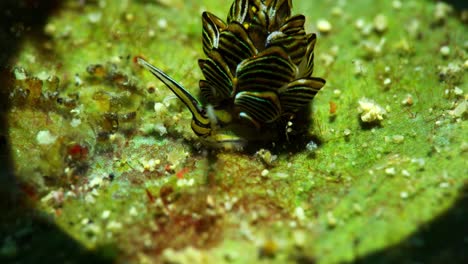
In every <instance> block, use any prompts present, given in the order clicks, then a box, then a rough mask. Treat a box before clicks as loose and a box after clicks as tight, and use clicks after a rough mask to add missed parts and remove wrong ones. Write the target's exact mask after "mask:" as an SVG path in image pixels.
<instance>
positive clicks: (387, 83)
mask: <svg viewBox="0 0 468 264" xmlns="http://www.w3.org/2000/svg"><path fill="white" fill-rule="evenodd" d="M391 83H392V79H390V78H385V80H384V81H383V84H384V85H385V86H389V85H390V84H391Z"/></svg>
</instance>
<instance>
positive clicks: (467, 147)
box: [0, 0, 468, 263]
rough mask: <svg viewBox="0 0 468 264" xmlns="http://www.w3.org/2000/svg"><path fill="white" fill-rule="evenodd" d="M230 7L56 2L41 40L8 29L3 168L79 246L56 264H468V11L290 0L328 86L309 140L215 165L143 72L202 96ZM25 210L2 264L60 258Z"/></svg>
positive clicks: (11, 230)
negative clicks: (11, 50)
mask: <svg viewBox="0 0 468 264" xmlns="http://www.w3.org/2000/svg"><path fill="white" fill-rule="evenodd" d="M229 4H230V3H220V2H219V1H198V2H197V1H182V0H177V1H120V2H117V1H114V2H111V1H64V3H63V4H62V5H61V6H60V8H59V9H58V10H56V11H55V12H53V13H52V14H51V15H50V16H49V17H48V19H47V21H46V22H45V23H44V25H43V27H41V28H40V30H39V31H40V32H39V33H38V34H39V35H41V36H42V37H40V38H37V36H36V35H34V36H33V34H28V31H27V29H25V31H24V32H19V33H18V34H24V36H23V39H24V41H23V42H22V46H21V47H20V48H19V51H18V52H17V54H15V55H14V56H13V57H12V58H11V61H12V62H11V65H10V66H11V67H9V68H8V70H7V73H6V75H7V76H8V80H9V82H8V88H9V89H8V94H7V96H9V98H10V100H11V101H10V107H9V109H8V111H7V112H5V115H6V116H7V121H8V127H9V129H8V139H9V142H10V145H11V157H12V159H13V169H14V172H15V177H16V180H17V182H18V186H20V188H19V190H20V191H19V192H20V195H21V196H22V197H26V199H27V202H26V204H27V206H25V207H27V209H26V208H24V209H23V210H34V212H35V214H39V216H36V217H40V218H41V219H46V220H41V221H46V222H47V225H48V226H53V227H54V228H56V229H57V230H60V232H63V234H64V235H63V236H64V237H65V238H64V237H61V238H60V239H64V240H67V241H68V240H69V241H73V243H76V245H75V244H73V245H75V246H77V247H82V250H83V255H79V254H78V255H76V254H73V255H68V256H67V255H64V256H62V257H61V258H59V259H60V261H65V260H68V261H71V262H73V261H79V260H82V259H86V258H88V257H89V258H91V255H90V254H91V253H93V254H94V253H96V254H98V255H99V256H100V257H102V258H103V259H105V260H108V261H111V262H116V263H343V262H345V263H346V262H370V263H375V262H380V263H394V262H408V263H409V262H412V261H416V262H417V261H423V262H429V263H441V262H446V261H449V260H450V261H462V260H464V258H466V257H467V255H466V253H463V251H462V249H463V248H468V230H467V228H466V225H463V224H462V223H463V222H466V221H467V220H468V216H467V215H466V214H467V213H468V209H467V206H466V198H465V197H466V196H467V193H468V191H467V189H466V186H467V184H468V166H467V162H466V160H467V153H468V142H467V137H466V135H468V133H467V124H466V117H467V89H468V86H467V79H468V75H467V74H466V72H467V70H468V55H467V52H468V34H467V33H466V23H467V16H468V15H467V11H466V9H465V10H462V9H457V8H456V7H454V6H451V5H449V4H445V3H443V2H437V3H434V2H433V1H423V0H417V1H416V0H414V1H401V2H400V1H381V2H378V3H377V2H375V1H370V0H360V1H353V3H350V2H346V1H295V2H294V10H293V13H296V14H297V13H302V14H304V15H305V16H306V18H307V20H306V29H307V31H308V32H318V33H319V34H318V42H317V46H316V50H315V73H314V76H320V77H323V78H325V79H326V80H327V85H326V86H325V87H324V88H323V89H322V90H321V91H320V92H319V94H318V95H317V96H316V98H315V99H314V101H313V106H311V107H312V111H311V115H312V120H313V121H312V122H313V124H311V126H310V129H309V131H308V132H309V134H310V135H313V137H311V139H310V142H308V141H307V142H302V141H301V143H297V142H295V141H292V143H290V144H296V145H294V146H288V143H282V144H281V145H280V146H275V147H271V148H269V147H268V146H266V147H265V146H261V147H258V149H254V151H249V152H247V151H244V152H243V151H238V152H234V151H224V150H217V151H213V150H210V149H208V148H206V147H204V146H203V145H202V144H201V143H200V142H199V141H198V139H197V138H196V136H195V135H194V134H193V132H192V131H191V129H190V121H191V116H190V113H189V112H188V111H187V110H186V109H185V108H184V106H183V104H182V103H180V102H179V101H177V98H175V97H174V96H173V94H172V93H171V91H170V90H168V89H167V88H166V87H164V85H163V84H162V83H160V82H159V81H158V80H156V79H155V78H154V77H153V76H152V75H151V74H149V73H148V72H146V71H145V69H143V68H142V67H140V66H139V65H138V64H137V63H136V58H137V57H144V58H146V59H147V60H149V61H150V62H152V63H153V64H155V65H157V66H158V67H160V68H161V69H162V70H164V71H165V72H167V73H168V74H169V75H171V76H172V77H173V78H174V79H176V80H178V81H180V82H181V83H182V84H184V85H185V86H186V87H187V88H188V89H189V90H190V91H191V92H193V93H194V94H196V93H197V90H198V88H197V83H198V80H199V79H200V78H201V77H202V76H201V72H200V70H199V69H198V66H197V59H198V58H201V57H202V48H201V18H200V14H201V12H202V11H203V10H208V11H210V12H212V13H214V14H216V15H218V16H219V17H222V18H224V17H225V16H226V14H227V11H228V8H229ZM283 145H285V146H284V147H283ZM254 148H255V146H254ZM260 148H262V150H260ZM454 211H456V213H454ZM17 214H18V215H24V212H21V209H17V210H14V211H11V212H9V213H7V217H6V218H5V219H6V221H4V223H2V229H1V230H2V234H4V236H2V237H1V238H2V239H3V240H0V258H4V259H6V260H8V261H14V263H28V262H29V261H31V259H32V257H31V256H38V255H45V256H47V255H49V254H50V255H53V254H55V253H54V250H58V249H55V248H54V247H53V246H50V245H56V244H57V247H59V246H58V245H59V244H60V243H58V242H54V239H55V237H57V236H50V235H47V234H48V233H47V232H42V231H43V229H45V230H49V229H47V228H43V227H42V225H41V226H40V227H38V224H34V223H31V220H30V218H29V216H28V217H23V218H21V217H17ZM12 219H17V220H16V221H13V220H12ZM3 230H8V232H5V231H3ZM38 230H39V231H40V232H39V231H38ZM57 232H58V231H57ZM24 233H27V234H29V235H28V236H35V237H36V239H39V240H41V236H42V237H43V239H44V241H47V242H43V243H37V242H35V241H36V240H27V239H26V240H24V235H23V234H24ZM34 234H36V235H34ZM446 234H450V236H447V235H446ZM57 239H59V238H57ZM44 244H45V245H44ZM47 244H49V246H47ZM67 245H68V244H67ZM67 248H68V247H67ZM44 251H45V253H44ZM38 252H42V253H40V254H39V253H38ZM90 252H91V253H90Z"/></svg>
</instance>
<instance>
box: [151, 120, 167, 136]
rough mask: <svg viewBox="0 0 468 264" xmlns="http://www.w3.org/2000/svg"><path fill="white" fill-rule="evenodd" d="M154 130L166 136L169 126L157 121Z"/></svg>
mask: <svg viewBox="0 0 468 264" xmlns="http://www.w3.org/2000/svg"><path fill="white" fill-rule="evenodd" d="M154 130H155V131H156V132H157V133H158V134H159V135H160V136H164V135H165V134H167V128H166V126H165V125H164V124H163V123H156V124H154Z"/></svg>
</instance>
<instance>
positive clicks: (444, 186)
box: [439, 182, 449, 189]
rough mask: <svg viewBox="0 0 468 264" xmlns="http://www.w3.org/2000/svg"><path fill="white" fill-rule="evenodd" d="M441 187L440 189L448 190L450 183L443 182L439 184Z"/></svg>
mask: <svg viewBox="0 0 468 264" xmlns="http://www.w3.org/2000/svg"><path fill="white" fill-rule="evenodd" d="M439 187H440V188H443V189H445V188H448V187H449V183H448V182H441V183H440V184H439Z"/></svg>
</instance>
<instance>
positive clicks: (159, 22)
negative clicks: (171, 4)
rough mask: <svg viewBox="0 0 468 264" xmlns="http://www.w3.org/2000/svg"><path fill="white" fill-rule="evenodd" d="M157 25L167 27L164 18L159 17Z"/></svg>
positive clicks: (162, 27)
mask: <svg viewBox="0 0 468 264" xmlns="http://www.w3.org/2000/svg"><path fill="white" fill-rule="evenodd" d="M158 27H159V28H161V29H165V28H167V20H166V19H164V18H161V19H159V20H158Z"/></svg>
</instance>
